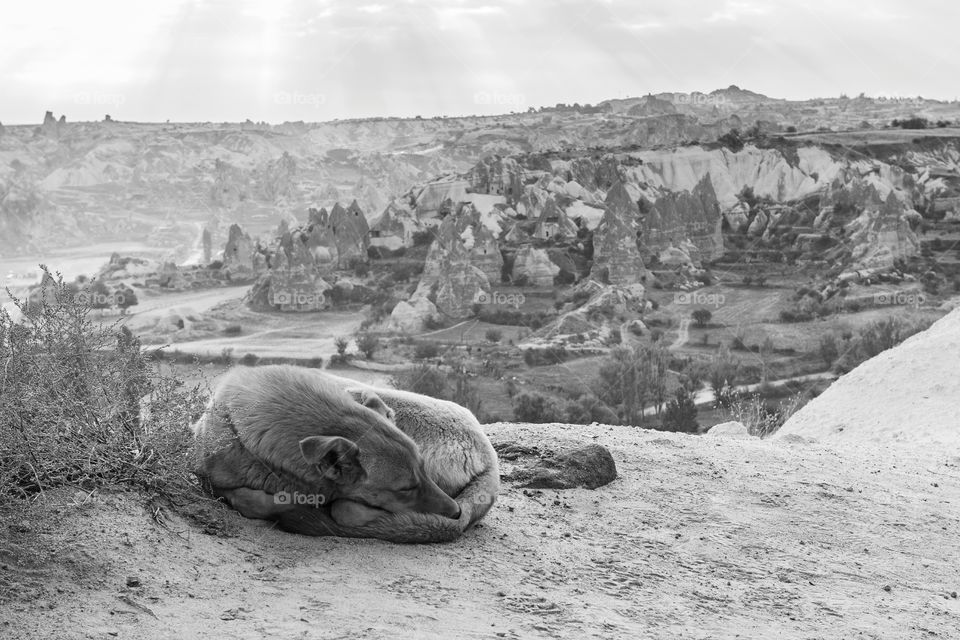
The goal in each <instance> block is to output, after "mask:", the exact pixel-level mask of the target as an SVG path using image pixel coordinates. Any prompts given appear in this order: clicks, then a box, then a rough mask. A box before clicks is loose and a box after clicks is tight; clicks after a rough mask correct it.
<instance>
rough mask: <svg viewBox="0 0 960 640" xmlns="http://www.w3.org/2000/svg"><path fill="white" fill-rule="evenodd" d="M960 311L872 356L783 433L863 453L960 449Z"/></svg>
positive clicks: (926, 454)
mask: <svg viewBox="0 0 960 640" xmlns="http://www.w3.org/2000/svg"><path fill="white" fill-rule="evenodd" d="M958 336H960V309H954V310H953V311H952V312H950V313H949V314H948V315H946V316H944V317H943V318H941V319H940V320H938V321H937V322H936V323H935V324H934V325H933V326H932V327H930V328H929V329H927V330H926V331H924V332H921V333H919V334H917V335H915V336H912V337H910V338H908V339H907V340H905V341H904V342H903V343H901V344H899V345H897V346H896V347H893V348H892V349H889V350H887V351H884V352H883V353H881V354H879V355H877V356H875V357H873V358H871V359H869V360H867V361H866V362H864V363H862V364H861V365H860V366H858V367H857V368H855V369H854V370H853V371H851V372H850V373H847V374H846V375H844V376H842V377H841V378H840V379H839V380H837V381H836V382H834V383H833V384H832V385H830V387H829V388H827V390H826V391H824V392H823V393H822V394H820V395H819V396H817V397H816V398H814V399H813V400H811V401H810V402H809V403H808V404H807V405H806V406H804V407H803V408H801V409H800V410H799V411H798V412H797V413H795V414H794V415H793V416H792V417H791V418H790V419H789V420H787V422H786V424H784V425H783V427H782V428H781V429H780V431H778V432H777V434H776V436H775V438H778V439H786V438H796V437H797V436H804V437H810V438H816V439H819V440H820V441H822V442H824V443H825V444H844V445H845V446H846V448H851V450H857V448H858V447H861V446H863V445H865V444H868V443H876V444H883V445H888V446H891V447H893V446H896V447H897V448H899V449H903V448H905V447H909V448H911V449H913V450H915V451H916V452H917V453H918V454H919V455H921V456H922V459H923V460H925V461H926V462H925V463H924V464H927V463H928V462H929V459H930V458H929V456H930V455H932V452H942V453H947V452H951V453H955V452H956V451H957V448H958V447H960V429H958V428H957V418H956V416H957V404H958V403H957V400H958V398H960V376H957V375H954V373H955V372H956V367H957V362H960V339H958Z"/></svg>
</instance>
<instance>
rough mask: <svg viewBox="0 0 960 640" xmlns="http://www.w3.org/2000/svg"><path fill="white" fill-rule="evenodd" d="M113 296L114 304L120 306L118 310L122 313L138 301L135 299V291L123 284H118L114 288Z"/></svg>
mask: <svg viewBox="0 0 960 640" xmlns="http://www.w3.org/2000/svg"><path fill="white" fill-rule="evenodd" d="M113 298H114V301H115V302H116V305H117V306H118V307H120V310H121V311H122V312H123V313H126V312H127V309H129V308H130V307H133V306H136V305H137V304H138V303H139V302H140V301H139V300H137V294H136V292H135V291H134V290H133V289H131V288H130V287H127V286H124V285H120V286H119V287H117V288H116V289H115V290H114V292H113Z"/></svg>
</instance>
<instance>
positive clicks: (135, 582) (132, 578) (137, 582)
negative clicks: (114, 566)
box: [127, 576, 140, 587]
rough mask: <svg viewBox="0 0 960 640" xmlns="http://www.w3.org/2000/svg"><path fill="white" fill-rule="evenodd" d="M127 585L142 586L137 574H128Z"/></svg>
mask: <svg viewBox="0 0 960 640" xmlns="http://www.w3.org/2000/svg"><path fill="white" fill-rule="evenodd" d="M127 586H128V587H139V586H140V578H138V577H137V576H127Z"/></svg>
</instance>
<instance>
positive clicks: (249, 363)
mask: <svg viewBox="0 0 960 640" xmlns="http://www.w3.org/2000/svg"><path fill="white" fill-rule="evenodd" d="M258 362H260V356H258V355H256V354H253V353H246V354H244V355H243V357H242V358H240V364H241V365H243V366H244V367H255V366H257V363H258Z"/></svg>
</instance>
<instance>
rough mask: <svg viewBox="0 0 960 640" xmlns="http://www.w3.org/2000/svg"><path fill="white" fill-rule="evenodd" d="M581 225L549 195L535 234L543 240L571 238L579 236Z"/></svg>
mask: <svg viewBox="0 0 960 640" xmlns="http://www.w3.org/2000/svg"><path fill="white" fill-rule="evenodd" d="M578 231H580V227H578V226H577V225H576V223H575V222H573V221H572V220H570V218H569V217H567V214H566V212H565V211H564V210H563V209H561V208H560V207H558V206H557V202H556V200H555V199H554V198H553V197H552V196H547V198H546V201H545V202H544V205H543V211H542V212H541V214H540V217H539V218H538V219H537V226H536V227H535V228H534V232H533V235H534V236H535V237H537V238H540V239H541V240H564V239H566V240H569V239H571V238H575V237H577V232H578Z"/></svg>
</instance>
